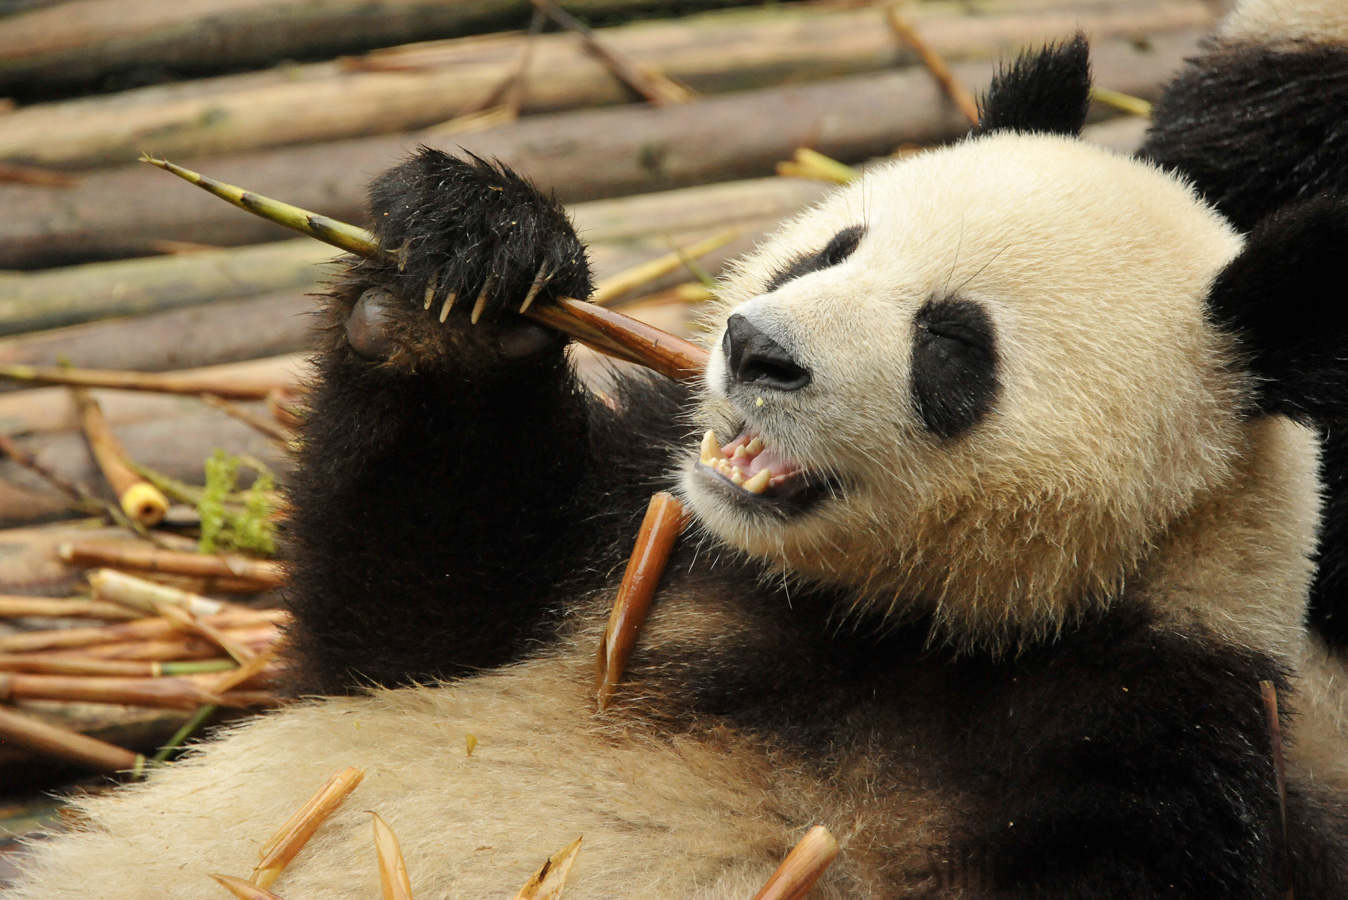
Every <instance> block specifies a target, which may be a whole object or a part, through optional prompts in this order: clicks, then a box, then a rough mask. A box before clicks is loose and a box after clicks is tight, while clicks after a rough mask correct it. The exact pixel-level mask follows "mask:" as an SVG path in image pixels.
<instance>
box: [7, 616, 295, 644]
mask: <svg viewBox="0 0 1348 900" xmlns="http://www.w3.org/2000/svg"><path fill="white" fill-rule="evenodd" d="M288 618H289V616H288V614H287V613H286V612H285V611H284V610H247V611H232V610H231V611H229V612H223V613H220V614H219V615H216V616H208V617H207V619H206V621H208V622H210V624H212V625H214V626H216V627H218V628H227V629H230V630H237V629H239V628H242V627H257V626H272V627H274V626H275V625H276V623H278V622H284V621H286V620H287V619H288ZM181 633H182V629H181V628H180V627H179V626H178V625H177V624H175V623H174V622H171V621H169V620H168V619H164V618H151V619H136V620H134V621H131V622H124V623H122V624H120V625H103V626H99V627H89V628H54V629H51V630H48V631H23V632H19V633H18V634H7V635H2V636H0V653H32V652H35V651H43V650H71V649H73V648H86V647H93V646H95V645H98V644H115V643H123V642H128V641H130V642H139V641H157V640H165V639H173V638H176V637H178V636H179V635H180V634H181Z"/></svg>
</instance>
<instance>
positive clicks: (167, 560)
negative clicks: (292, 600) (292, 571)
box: [56, 541, 285, 590]
mask: <svg viewBox="0 0 1348 900" xmlns="http://www.w3.org/2000/svg"><path fill="white" fill-rule="evenodd" d="M56 554H57V556H59V557H60V558H61V559H62V560H64V561H65V562H68V563H71V564H72V565H81V566H115V567H117V568H119V569H136V570H139V571H140V572H141V573H144V572H165V573H168V574H171V575H192V576H196V577H200V578H240V579H244V580H247V581H251V582H254V583H255V584H256V585H257V586H258V589H259V590H263V589H267V588H274V587H278V586H280V585H281V584H282V583H283V582H284V581H285V573H284V571H283V570H282V568H281V566H280V564H279V563H274V562H271V561H270V560H265V559H252V558H251V557H247V556H237V555H234V554H224V553H216V554H211V553H188V552H184V551H180V550H160V549H159V548H158V547H150V546H147V545H144V544H131V543H126V542H123V543H116V544H114V543H103V542H98V541H67V542H65V543H62V544H61V545H60V546H58V547H57V549H56Z"/></svg>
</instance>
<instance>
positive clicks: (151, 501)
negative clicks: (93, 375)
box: [71, 388, 169, 526]
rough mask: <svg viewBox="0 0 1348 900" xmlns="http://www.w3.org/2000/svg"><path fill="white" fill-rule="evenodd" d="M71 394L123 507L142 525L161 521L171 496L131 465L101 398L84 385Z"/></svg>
mask: <svg viewBox="0 0 1348 900" xmlns="http://www.w3.org/2000/svg"><path fill="white" fill-rule="evenodd" d="M71 396H72V397H73V398H74V400H75V406H76V407H77V408H78V409H79V413H80V425H81V427H82V428H83V429H84V436H85V438H86V439H87V440H88V441H89V449H90V450H91V451H93V455H94V459H95V460H96V461H97V462H98V467H99V468H100V469H102V470H103V476H104V477H105V478H107V480H108V484H110V485H112V489H113V491H114V492H115V493H116V494H117V500H118V502H119V503H121V505H122V511H123V512H125V513H126V514H127V515H128V516H130V517H131V518H132V519H134V520H135V521H137V522H139V523H140V524H142V525H145V526H154V525H158V524H159V523H160V522H161V521H163V519H164V514H165V513H166V512H168V507H169V502H168V498H167V497H165V496H164V494H163V492H162V491H160V490H159V488H157V487H155V486H154V485H152V484H150V482H148V481H146V480H145V479H144V478H141V477H140V476H139V475H137V474H136V473H135V472H134V471H133V470H132V468H131V467H130V466H129V465H127V462H126V450H125V449H123V448H122V444H121V442H120V441H118V440H117V437H116V435H114V434H113V433H112V429H111V428H109V427H108V422H107V419H105V418H104V417H103V408H102V407H101V406H99V405H98V401H97V400H95V399H94V398H93V397H91V396H89V392H88V391H86V390H84V389H83V388H71Z"/></svg>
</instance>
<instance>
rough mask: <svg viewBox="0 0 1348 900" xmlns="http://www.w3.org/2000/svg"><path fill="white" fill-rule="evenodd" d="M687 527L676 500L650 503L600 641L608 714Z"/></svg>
mask: <svg viewBox="0 0 1348 900" xmlns="http://www.w3.org/2000/svg"><path fill="white" fill-rule="evenodd" d="M687 522H688V513H687V511H686V510H685V509H684V507H683V504H682V503H680V502H679V501H678V499H677V498H676V497H675V496H674V495H673V494H670V493H666V492H665V491H660V492H659V493H657V494H656V495H655V496H653V497H651V502H650V505H649V506H648V507H647V508H646V516H645V518H644V519H642V521H641V530H640V531H639V532H638V534H637V541H636V547H635V548H633V550H632V555H631V558H630V559H628V561H627V571H626V572H624V573H623V580H622V585H621V586H620V587H619V588H618V596H617V597H616V598H615V599H614V601H613V610H612V612H610V613H609V619H608V626H607V627H606V628H605V629H604V636H603V637H602V638H601V639H600V641H599V652H598V658H597V660H596V672H595V688H596V693H597V694H598V698H599V709H600V710H604V709H607V708H608V705H609V703H610V702H611V701H612V699H613V692H614V691H615V690H616V689H617V686H618V682H619V681H620V680H621V679H622V675H623V670H624V669H625V668H626V667H627V660H628V659H629V658H631V655H632V650H633V649H635V647H636V644H637V637H638V635H639V634H640V631H641V625H642V623H644V622H645V621H646V614H647V612H648V611H649V610H650V605H651V600H652V599H653V598H654V597H655V591H656V589H657V588H658V587H659V586H660V576H661V575H663V574H664V571H665V566H666V564H667V563H668V562H669V556H670V554H671V553H672V552H673V550H674V543H675V542H676V541H677V540H678V539H679V535H680V534H681V533H682V532H683V529H684V526H685V525H686V524H687Z"/></svg>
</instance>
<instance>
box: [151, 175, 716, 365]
mask: <svg viewBox="0 0 1348 900" xmlns="http://www.w3.org/2000/svg"><path fill="white" fill-rule="evenodd" d="M145 162H149V163H152V164H154V165H156V166H159V167H160V168H163V169H166V170H167V171H169V172H172V173H173V174H174V175H177V176H179V177H180V178H183V179H185V180H187V181H189V182H191V183H192V184H195V185H197V186H198V187H202V188H204V189H205V190H208V191H210V192H211V193H212V194H214V195H216V196H217V197H220V198H221V199H224V200H227V201H228V202H230V203H232V204H234V205H236V206H238V207H239V208H240V209H243V210H246V211H247V212H251V213H253V214H254V215H257V216H260V217H262V218H265V219H268V220H270V221H274V222H276V223H277V224H279V225H284V226H285V227H287V228H290V229H292V230H294V231H298V232H300V233H301V234H307V235H309V236H310V237H312V238H315V239H316V240H320V241H323V242H325V243H329V244H332V245H333V246H337V247H341V248H342V249H344V250H347V251H348V252H351V253H355V254H357V255H359V256H363V257H365V258H367V259H382V260H386V261H392V260H394V259H396V257H395V256H394V254H392V253H390V252H389V251H387V250H385V249H383V248H382V247H380V246H379V243H378V241H377V240H376V239H375V237H374V235H373V234H371V233H370V232H368V231H365V230H364V229H360V228H356V227H355V226H353V225H347V224H346V223H344V222H339V221H337V220H335V219H330V218H328V217H326V216H319V215H317V214H316V213H311V212H309V211H307V210H303V209H300V208H299V207H296V206H292V205H290V204H288V203H283V202H281V201H278V200H272V199H270V198H268V197H263V196H261V195H259V194H256V193H253V192H252V191H246V190H244V189H243V188H238V187H235V186H234V185H230V184H224V183H223V182H219V181H216V180H215V179H211V178H207V177H206V176H203V175H200V174H198V173H196V172H193V171H191V170H190V169H184V168H182V167H181V166H175V165H173V164H172V163H168V162H164V161H162V160H155V159H151V158H149V157H146V158H145ZM524 315H526V316H528V317H529V318H531V319H534V320H535V321H538V322H541V323H543V324H545V325H549V326H551V327H553V328H556V329H557V330H558V331H562V332H564V333H566V334H568V335H570V336H571V337H573V338H575V339H576V340H578V341H580V342H582V343H584V344H586V345H587V346H589V347H591V348H592V349H594V350H598V351H599V352H601V353H606V354H608V355H610V356H613V357H616V358H618V359H623V360H627V361H629V362H638V363H641V364H642V365H645V366H647V367H649V368H651V369H653V370H655V371H656V372H659V373H660V374H662V375H666V376H668V377H670V378H674V379H676V380H682V381H689V380H693V379H696V378H698V377H700V376H701V374H702V371H703V369H705V368H706V360H707V353H706V351H705V350H703V349H702V348H700V347H698V346H696V345H695V344H692V343H690V342H688V341H685V340H683V339H682V338H680V337H677V336H675V335H672V334H669V333H668V332H664V331H660V330H659V329H657V328H653V327H652V326H650V325H646V324H644V323H642V322H638V321H636V320H635V319H630V318H628V317H627V316H624V315H622V314H621V313H615V312H613V311H611V310H605V309H603V308H601V307H599V306H595V305H594V304H590V303H585V302H583V301H580V300H574V299H570V298H561V299H559V300H558V301H557V302H556V303H555V304H548V303H539V304H535V305H533V306H531V307H529V308H528V310H526V311H525V312H524Z"/></svg>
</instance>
